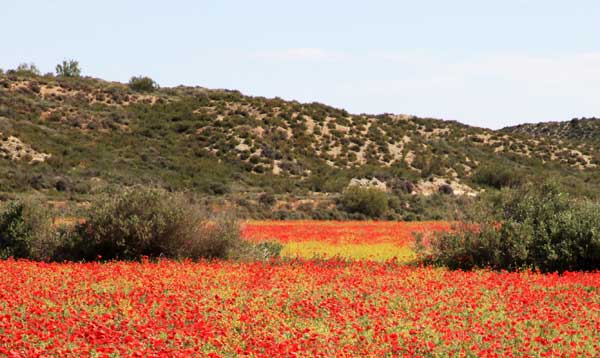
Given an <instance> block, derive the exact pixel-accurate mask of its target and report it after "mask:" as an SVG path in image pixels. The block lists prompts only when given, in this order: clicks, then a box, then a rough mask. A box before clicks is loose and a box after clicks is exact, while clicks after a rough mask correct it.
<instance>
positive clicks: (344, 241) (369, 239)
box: [242, 221, 452, 262]
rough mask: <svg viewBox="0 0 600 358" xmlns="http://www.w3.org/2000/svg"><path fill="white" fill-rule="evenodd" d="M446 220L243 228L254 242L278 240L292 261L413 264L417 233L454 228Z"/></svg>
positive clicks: (293, 223) (255, 223)
mask: <svg viewBox="0 0 600 358" xmlns="http://www.w3.org/2000/svg"><path fill="white" fill-rule="evenodd" d="M451 225H452V224H451V223H449V222H446V221H431V222H393V221H380V222H377V221H346V222H336V221H251V222H248V223H246V224H245V225H244V226H243V229H242V235H243V236H244V238H246V239H247V240H250V241H254V242H260V241H277V242H279V243H281V244H283V245H284V247H283V250H282V255H283V256H284V257H292V258H304V259H313V258H342V259H367V260H375V261H386V260H390V259H394V260H396V261H400V262H410V261H413V260H414V259H415V254H414V252H413V250H412V243H413V241H414V234H415V233H419V234H423V235H430V234H432V233H434V232H437V231H447V230H450V229H451Z"/></svg>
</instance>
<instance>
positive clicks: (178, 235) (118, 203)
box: [78, 188, 241, 260]
mask: <svg viewBox="0 0 600 358" xmlns="http://www.w3.org/2000/svg"><path fill="white" fill-rule="evenodd" d="M78 231H79V234H80V235H81V239H82V240H83V242H85V243H87V246H88V247H86V248H85V251H87V252H88V254H87V258H88V259H93V258H94V256H97V255H100V256H101V257H102V258H103V259H128V260H130V259H138V258H140V257H142V256H148V257H161V256H164V257H173V258H191V259H199V258H226V257H227V256H228V255H229V252H230V250H232V248H233V247H234V246H235V245H237V244H238V242H239V241H240V240H241V239H240V237H239V227H238V224H237V221H236V220H235V219H234V218H233V217H232V216H231V215H225V214H223V215H219V216H213V215H210V214H209V213H208V212H207V210H206V209H205V208H202V207H200V206H198V205H195V204H192V203H190V202H189V200H188V199H186V198H185V197H184V195H183V194H172V193H167V192H166V191H163V190H160V189H146V188H133V189H128V190H125V191H123V192H122V193H119V194H118V195H110V196H107V197H106V198H104V200H100V201H98V202H96V203H95V205H94V207H93V208H92V209H91V211H90V213H89V217H88V218H87V220H86V222H85V223H84V224H82V225H81V226H80V227H79V228H78Z"/></svg>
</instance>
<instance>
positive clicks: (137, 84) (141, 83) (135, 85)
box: [129, 76, 158, 92]
mask: <svg viewBox="0 0 600 358" xmlns="http://www.w3.org/2000/svg"><path fill="white" fill-rule="evenodd" d="M129 88H131V89H132V90H134V91H136V92H152V91H154V90H155V89H157V88H158V84H157V83H156V82H154V80H153V79H152V78H150V77H147V76H137V77H136V76H133V77H131V79H130V80H129Z"/></svg>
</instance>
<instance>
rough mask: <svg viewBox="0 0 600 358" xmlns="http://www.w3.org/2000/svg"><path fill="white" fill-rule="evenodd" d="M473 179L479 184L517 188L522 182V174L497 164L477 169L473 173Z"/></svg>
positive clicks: (497, 187)
mask: <svg viewBox="0 0 600 358" xmlns="http://www.w3.org/2000/svg"><path fill="white" fill-rule="evenodd" d="M473 181H474V182H475V183H477V184H480V185H485V186H489V187H492V188H496V189H501V188H517V187H519V186H521V185H522V183H523V175H522V174H521V173H519V172H515V170H514V168H513V169H509V168H507V167H504V166H499V165H488V166H483V167H480V168H479V169H477V171H476V172H475V174H473Z"/></svg>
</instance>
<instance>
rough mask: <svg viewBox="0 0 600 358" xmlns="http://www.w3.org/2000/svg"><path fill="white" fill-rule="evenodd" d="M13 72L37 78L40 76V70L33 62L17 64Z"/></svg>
mask: <svg viewBox="0 0 600 358" xmlns="http://www.w3.org/2000/svg"><path fill="white" fill-rule="evenodd" d="M14 72H16V73H17V74H20V75H34V76H39V75H40V74H41V72H40V70H39V69H38V68H37V66H36V65H35V64H34V63H33V62H31V63H21V64H19V66H17V68H16V69H15V70H14Z"/></svg>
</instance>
